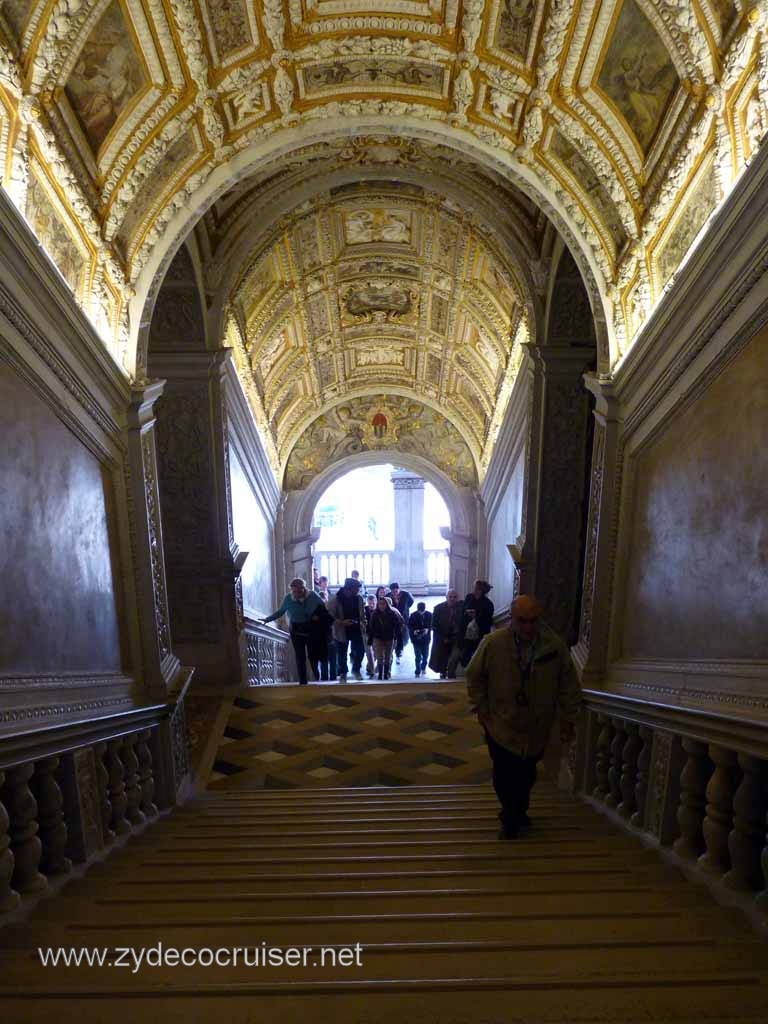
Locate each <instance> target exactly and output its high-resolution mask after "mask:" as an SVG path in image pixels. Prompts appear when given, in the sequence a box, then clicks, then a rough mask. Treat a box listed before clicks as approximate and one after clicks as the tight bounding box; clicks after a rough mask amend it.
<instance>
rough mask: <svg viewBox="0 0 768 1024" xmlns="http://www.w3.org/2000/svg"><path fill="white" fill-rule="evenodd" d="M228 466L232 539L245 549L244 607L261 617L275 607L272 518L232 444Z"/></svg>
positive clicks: (243, 576)
mask: <svg viewBox="0 0 768 1024" xmlns="http://www.w3.org/2000/svg"><path fill="white" fill-rule="evenodd" d="M229 466H230V476H231V481H232V522H233V527H234V534H235V542H236V544H237V546H238V547H239V548H240V550H241V551H247V552H248V558H247V559H246V560H245V565H244V566H243V570H242V572H241V574H240V579H241V581H242V587H243V610H244V612H245V615H246V616H247V617H249V618H252V619H259V618H264V616H266V615H269V614H270V613H271V612H272V611H273V610H274V608H273V603H274V599H275V598H274V596H273V587H272V579H273V576H274V558H273V542H272V532H273V528H274V520H272V519H270V518H269V517H268V516H267V515H266V514H265V512H264V510H263V508H262V505H261V503H260V502H259V500H258V499H257V497H256V494H255V493H254V488H253V485H252V483H251V480H250V478H249V476H248V474H247V472H246V470H245V468H244V466H243V464H242V462H241V460H240V458H239V457H238V455H237V452H236V451H235V448H234V446H233V445H230V449H229Z"/></svg>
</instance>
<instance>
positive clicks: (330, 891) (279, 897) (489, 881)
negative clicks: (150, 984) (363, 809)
mask: <svg viewBox="0 0 768 1024" xmlns="http://www.w3.org/2000/svg"><path fill="white" fill-rule="evenodd" d="M129 881H130V882H131V883H132V884H127V883H126V882H123V884H116V883H114V882H113V883H112V884H103V885H91V886H85V885H82V884H81V885H79V886H77V885H75V886H70V887H66V888H64V889H63V890H62V891H61V893H60V894H59V895H58V897H57V899H56V901H55V904H53V905H52V906H51V908H50V909H49V912H48V917H49V919H50V920H52V919H54V918H57V917H59V918H60V917H68V916H69V915H70V914H75V913H76V908H78V907H80V906H82V905H83V902H84V900H85V899H86V897H87V902H88V903H89V904H91V905H93V906H94V907H112V906H122V907H129V906H136V907H137V910H138V911H139V912H143V911H144V910H145V909H151V908H157V907H173V906H176V905H178V904H182V903H183V904H186V905H189V906H194V905H199V906H203V905H204V904H211V903H213V904H216V905H220V906H222V907H230V906H237V905H238V904H239V903H240V902H244V903H247V902H248V901H249V900H251V901H256V902H257V903H259V904H263V905H269V904H273V903H280V902H281V901H285V900H289V899H291V898H294V899H295V897H296V894H297V893H299V892H300V893H301V894H302V901H315V900H317V899H322V898H323V897H330V896H335V897H337V898H342V897H344V896H349V898H350V899H352V898H353V897H354V899H355V900H360V899H363V900H370V899H372V898H376V897H379V898H381V899H383V898H384V897H389V898H393V897H396V896H398V895H401V896H402V897H403V898H404V899H405V898H409V897H412V898H414V899H416V898H417V897H419V898H425V897H434V898H438V897H440V898H443V899H445V898H451V897H455V899H456V902H457V908H459V907H460V905H461V903H462V902H466V900H467V899H469V898H471V895H472V894H473V893H474V894H476V895H477V896H478V897H484V898H486V897H488V896H490V895H492V894H493V893H499V892H502V893H507V894H509V893H524V894H528V893H530V894H536V893H573V894H578V893H582V894H583V893H600V892H603V891H607V892H616V891H619V890H620V889H621V888H622V887H626V888H638V887H640V888H646V889H653V890H654V891H655V892H658V893H661V892H664V893H667V894H670V893H674V892H675V891H676V890H677V887H678V886H679V883H680V878H679V876H677V875H675V874H674V873H671V874H665V872H664V871H663V870H658V869H657V868H655V867H654V866H649V867H648V868H647V869H645V870H642V869H638V870H632V871H630V870H621V869H618V868H616V869H614V870H611V871H582V872H570V873H569V872H565V871H563V870H562V869H560V870H559V871H557V872H555V871H551V872H549V873H544V872H539V873H538V874H536V873H533V872H531V871H521V872H518V873H517V874H516V875H511V874H510V873H499V874H496V875H490V876H487V877H486V878H482V879H477V878H476V877H475V876H474V875H472V874H471V873H469V872H467V873H466V874H465V875H464V876H463V878H461V879H460V880H458V881H457V880H455V879H454V880H451V881H447V880H442V883H441V882H440V880H439V879H434V878H432V879H431V880H429V879H425V882H428V884H422V885H415V886H412V885H410V884H409V883H408V882H406V881H404V880H403V879H402V876H401V875H397V874H394V873H393V876H392V878H391V879H389V880H388V882H385V883H384V884H382V883H381V882H380V881H378V880H377V879H375V878H370V877H369V878H368V879H366V880H362V881H358V882H357V884H349V883H350V882H354V879H351V878H350V876H348V875H344V874H343V873H340V874H338V875H337V876H336V881H331V882H325V883H323V882H322V881H321V880H319V879H317V878H316V877H313V876H312V875H307V876H306V877H305V879H304V884H303V885H301V886H299V887H297V884H296V882H295V881H290V882H288V883H286V881H285V879H282V878H280V877H279V876H278V877H277V878H274V879H273V880H272V881H271V882H270V883H268V884H265V883H264V882H261V884H258V883H257V884H248V883H243V882H237V881H231V880H228V879H227V880H224V881H219V880H216V881H211V882H210V884H208V885H205V884H203V883H201V882H199V881H191V882H188V883H187V884H180V883H179V882H177V881H176V880H167V881H161V882H158V884H156V885H150V886H147V882H146V880H144V879H142V878H135V879H131V880H129ZM693 895H694V894H693V893H691V894H689V899H692V897H693ZM309 906H310V903H309V902H308V903H307V907H308V908H309Z"/></svg>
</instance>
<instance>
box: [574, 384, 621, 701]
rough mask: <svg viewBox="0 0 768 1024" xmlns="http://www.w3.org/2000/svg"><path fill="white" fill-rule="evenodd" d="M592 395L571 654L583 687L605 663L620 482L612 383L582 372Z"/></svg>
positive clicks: (618, 415) (617, 405) (618, 411)
mask: <svg viewBox="0 0 768 1024" xmlns="http://www.w3.org/2000/svg"><path fill="white" fill-rule="evenodd" d="M584 381H585V384H586V386H587V388H588V389H589V390H590V391H591V392H592V394H593V395H594V396H595V413H594V415H595V433H594V440H593V444H592V474H591V480H590V492H589V514H588V519H587V543H586V554H585V560H584V580H583V585H582V603H581V621H580V625H579V639H578V642H577V644H576V646H575V647H574V649H573V655H574V658H575V660H576V663H577V665H578V667H579V669H580V671H581V676H582V682H583V684H584V685H585V686H596V685H598V684H599V682H600V680H601V679H602V678H603V676H604V673H605V669H606V666H607V663H608V655H609V649H608V648H609V631H610V622H611V596H612V589H613V575H614V563H615V554H616V550H615V549H616V532H617V525H618V513H619V503H620V498H621V482H622V458H623V446H622V429H623V414H622V409H621V405H620V403H619V401H618V399H617V397H616V394H615V390H614V385H613V383H612V382H610V381H603V380H600V379H599V378H598V377H596V376H594V375H592V374H587V375H585V378H584Z"/></svg>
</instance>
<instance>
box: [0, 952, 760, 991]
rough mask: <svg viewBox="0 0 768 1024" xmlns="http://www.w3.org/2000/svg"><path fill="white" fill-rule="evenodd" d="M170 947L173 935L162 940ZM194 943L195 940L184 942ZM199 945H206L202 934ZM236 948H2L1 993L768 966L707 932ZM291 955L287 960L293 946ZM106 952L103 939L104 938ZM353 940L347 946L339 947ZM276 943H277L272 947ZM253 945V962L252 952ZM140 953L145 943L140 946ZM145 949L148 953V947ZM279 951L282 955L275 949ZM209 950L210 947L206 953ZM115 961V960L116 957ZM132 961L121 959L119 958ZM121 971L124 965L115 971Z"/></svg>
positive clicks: (664, 973)
mask: <svg viewBox="0 0 768 1024" xmlns="http://www.w3.org/2000/svg"><path fill="white" fill-rule="evenodd" d="M162 948H163V949H165V950H167V948H168V947H167V945H166V944H163V947H162ZM187 948H189V949H191V948H192V947H187ZM195 948H196V951H199V950H200V949H207V948H208V947H207V946H206V945H205V944H204V943H203V944H201V945H198V946H196V947H195ZM235 948H237V949H238V953H237V958H236V961H235V963H234V964H233V963H226V960H231V959H232V958H233V954H232V949H233V946H228V947H226V950H227V952H225V953H222V954H221V956H223V957H224V958H225V962H224V964H223V965H221V966H219V965H217V964H216V963H215V962H213V963H212V964H211V965H209V966H200V965H198V964H190V966H184V965H183V964H181V963H178V964H175V965H173V966H168V965H167V964H163V963H162V962H160V963H159V965H158V960H157V958H158V957H159V956H160V948H159V947H156V948H155V950H154V951H153V952H152V954H151V956H152V957H153V958H154V964H153V965H152V966H147V965H146V964H145V963H144V962H143V960H141V961H139V963H140V966H138V967H137V965H136V961H134V960H132V959H131V953H120V952H119V951H118V950H117V949H116V948H113V949H111V950H109V952H108V953H107V954H106V955H107V965H105V966H104V967H101V968H99V967H91V966H88V965H87V964H86V965H83V966H81V967H74V966H73V967H66V966H63V965H62V966H59V967H55V968H54V967H48V968H43V967H42V966H41V963H40V958H39V955H38V953H37V951H34V952H24V953H21V952H16V953H13V954H11V955H9V954H5V955H3V956H2V958H0V968H1V973H0V994H12V993H14V992H15V993H16V994H20V993H22V992H32V993H34V992H35V991H36V988H37V986H39V982H40V972H41V970H44V969H45V970H47V971H50V972H51V973H52V975H53V979H54V983H55V987H56V988H57V989H58V990H65V991H68V992H78V991H79V992H82V993H83V994H88V993H93V992H104V991H110V989H111V988H112V987H114V985H115V983H117V984H118V985H125V984H126V980H127V979H128V980H130V984H131V986H134V987H140V988H142V989H144V990H145V991H152V990H153V989H157V988H159V987H161V988H163V989H164V990H166V992H167V993H171V992H173V991H174V990H175V989H184V988H186V987H188V986H190V985H191V986H194V985H198V984H202V985H206V984H210V983H211V982H215V983H216V984H243V983H246V984H247V983H254V982H257V983H259V984H263V983H265V982H271V981H291V982H302V981H308V982H312V981H316V980H318V972H322V979H323V981H347V980H357V981H359V980H362V979H365V980H376V981H382V980H387V979H396V980H398V981H403V980H414V981H415V980H419V979H421V978H425V977H427V978H445V979H454V978H461V977H470V978H473V979H488V978H498V977H503V976H505V975H513V974H514V975H517V976H518V977H521V978H526V979H529V980H534V979H550V980H551V981H553V982H554V983H557V984H563V983H564V982H566V981H568V980H571V981H576V982H578V981H580V980H585V979H590V980H593V981H594V980H598V979H600V980H611V979H613V978H623V979H626V980H627V981H630V980H631V979H635V980H637V979H643V980H644V979H646V978H649V977H653V978H654V979H655V980H656V981H659V980H662V979H663V980H665V981H668V982H671V981H674V980H677V979H681V978H682V979H684V980H686V981H690V980H691V979H692V978H698V979H716V978H720V979H722V978H724V977H726V976H727V975H728V974H729V973H730V974H733V973H736V974H744V973H748V972H753V971H758V972H759V971H764V970H765V969H766V966H768V950H766V948H765V947H764V945H763V944H761V943H759V942H754V943H731V944H719V943H715V942H708V941H707V940H694V939H689V940H684V941H680V940H678V941H672V942H665V941H657V942H655V943H642V942H632V941H623V942H612V943H607V942H602V943H601V942H589V943H586V944H584V943H582V944H578V945H576V944H574V943H563V942H560V943H549V944H539V945H512V944H504V943H493V942H488V943H467V942H462V941H458V942H454V943H411V944H408V943H402V944H396V943H390V944H378V945H368V946H363V945H360V946H357V947H355V948H352V947H350V946H345V947H287V946H284V945H283V946H279V947H277V946H275V947H271V946H268V945H267V944H264V945H262V944H261V943H256V944H254V945H252V946H250V947H235ZM291 948H293V950H294V952H291V953H290V954H288V955H289V956H290V958H291V959H289V960H288V961H287V962H283V961H285V958H286V954H287V951H288V950H289V949H291ZM102 949H103V950H104V951H105V952H106V947H102ZM342 949H344V950H349V952H345V953H342V952H341V950H342ZM270 950H273V952H272V953H271V955H270V952H269V951H270ZM246 952H247V957H248V962H246ZM134 955H135V956H136V957H141V956H142V953H141V951H140V950H136V951H135V952H134ZM143 955H144V956H146V954H143ZM276 957H279V960H278V961H277V962H276V961H275V958H276ZM206 958H207V954H205V953H204V954H203V959H204V960H205V959H206ZM110 962H111V963H115V962H117V965H116V966H114V967H112V966H110ZM123 963H124V964H129V965H131V966H128V967H122V966H121V964H123ZM118 972H119V973H118Z"/></svg>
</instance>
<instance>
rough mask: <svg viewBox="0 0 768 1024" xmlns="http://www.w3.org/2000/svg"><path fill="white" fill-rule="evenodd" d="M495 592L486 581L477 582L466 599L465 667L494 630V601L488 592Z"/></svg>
mask: <svg viewBox="0 0 768 1024" xmlns="http://www.w3.org/2000/svg"><path fill="white" fill-rule="evenodd" d="M489 590H493V587H492V586H491V584H490V583H486V581H485V580H476V581H475V586H474V589H473V591H472V593H471V594H467V596H466V597H465V598H464V640H463V642H462V645H461V664H462V665H464V666H465V667H466V666H467V665H468V664H469V663H470V661H471V660H472V655H473V654H474V653H475V651H476V650H477V648H478V647H479V646H480V641H481V640H482V639H483V637H484V636H488V634H489V633H490V632H491V630H492V629H493V601H490V600H489V599H488V596H487V595H488V591H489ZM472 623H474V625H472Z"/></svg>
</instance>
